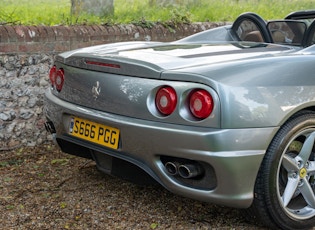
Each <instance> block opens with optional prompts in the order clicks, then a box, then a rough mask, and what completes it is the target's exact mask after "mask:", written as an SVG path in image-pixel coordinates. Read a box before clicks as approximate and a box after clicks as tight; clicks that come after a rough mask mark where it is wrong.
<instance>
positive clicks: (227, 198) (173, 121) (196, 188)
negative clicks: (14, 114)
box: [45, 51, 274, 208]
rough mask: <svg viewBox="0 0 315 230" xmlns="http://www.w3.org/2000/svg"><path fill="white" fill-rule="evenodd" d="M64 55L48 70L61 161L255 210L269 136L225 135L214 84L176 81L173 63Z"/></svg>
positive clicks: (180, 75) (179, 77)
mask: <svg viewBox="0 0 315 230" xmlns="http://www.w3.org/2000/svg"><path fill="white" fill-rule="evenodd" d="M130 52H132V51H130ZM67 55H68V54H65V55H60V56H58V57H57V59H56V62H55V65H54V66H53V67H52V69H51V72H50V80H51V87H50V89H49V90H48V91H47V92H46V103H45V112H46V116H47V122H46V127H47V130H49V131H50V132H51V133H52V134H53V136H54V138H55V140H56V141H57V143H58V145H59V146H60V147H61V149H62V150H63V151H64V152H67V153H70V154H74V155H77V156H82V157H86V158H90V159H93V160H95V161H96V163H97V166H98V168H99V169H100V170H102V171H103V172H105V173H108V174H112V175H116V176H119V177H122V178H125V179H128V180H132V181H136V182H140V183H149V182H151V181H152V179H153V181H154V182H158V183H159V184H161V185H163V186H164V187H165V188H167V189H168V190H170V191H172V192H174V193H177V194H181V195H184V196H187V197H190V198H194V199H198V200H204V201H211V202H214V203H219V204H222V205H227V206H233V207H243V208H244V207H248V206H250V204H251V202H252V199H253V186H254V183H255V179H256V175H257V172H258V169H259V166H260V163H261V160H262V158H263V155H264V152H265V149H264V148H265V147H266V137H268V136H270V135H271V134H272V133H274V129H273V128H270V129H269V128H266V129H258V128H257V129H255V128H242V129H222V128H221V127H222V124H221V122H222V121H221V101H220V97H219V95H218V93H217V90H216V86H215V84H213V85H211V84H210V83H209V82H211V81H208V80H205V79H206V78H205V76H202V75H198V74H192V73H185V72H181V71H178V69H176V70H177V71H176V74H175V73H174V72H172V71H170V68H168V69H166V67H165V66H167V65H170V64H169V63H167V61H166V62H165V63H164V64H163V65H162V64H159V65H158V64H152V63H154V62H153V61H150V62H149V61H144V60H135V59H131V58H130V57H124V55H123V54H121V55H120V56H119V57H118V56H117V55H116V54H106V55H104V56H103V57H102V58H99V56H98V57H96V56H95V55H89V54H86V53H85V54H84V55H83V54H80V53H71V55H69V56H67ZM137 55H139V53H137ZM143 55H144V56H145V55H146V54H145V53H144V54H143ZM148 57H150V56H149V55H148ZM142 59H144V58H142ZM166 59H167V58H166ZM163 60H165V59H163ZM176 60H177V59H176V58H175V59H174V60H173V61H176ZM186 61H187V60H186ZM155 63H156V62H155ZM173 64H174V63H173ZM181 64H183V63H178V65H181ZM174 69H175V68H174ZM174 74H175V75H176V77H174ZM171 75H172V78H173V80H163V79H166V78H169V77H168V76H171ZM191 79H195V80H191Z"/></svg>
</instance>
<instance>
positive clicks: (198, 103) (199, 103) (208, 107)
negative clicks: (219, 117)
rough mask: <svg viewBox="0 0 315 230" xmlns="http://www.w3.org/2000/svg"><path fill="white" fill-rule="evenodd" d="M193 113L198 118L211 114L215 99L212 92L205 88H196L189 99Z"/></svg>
mask: <svg viewBox="0 0 315 230" xmlns="http://www.w3.org/2000/svg"><path fill="white" fill-rule="evenodd" d="M189 108H190V111H191V113H192V114H193V115H194V116H195V117H196V118H198V119H205V118H207V117H209V116H210V114H211V113H212V110H213V99H212V96H211V94H210V93H209V92H208V91H206V90H204V89H198V90H194V91H193V92H192V93H191V95H190V99H189Z"/></svg>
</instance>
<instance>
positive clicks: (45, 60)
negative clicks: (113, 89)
mask: <svg viewBox="0 0 315 230" xmlns="http://www.w3.org/2000/svg"><path fill="white" fill-rule="evenodd" d="M217 26H218V24H214V23H195V24H191V25H178V26H176V27H174V28H170V27H164V26H162V25H156V26H154V27H153V28H150V29H148V28H143V27H141V26H136V25H119V26H71V27H67V26H54V27H45V26H0V151H1V150H9V149H14V148H17V147H20V146H35V145H38V144H42V143H44V142H46V141H50V140H51V136H50V135H49V134H48V133H47V132H46V130H45V128H44V125H43V124H44V122H45V117H44V114H43V98H44V92H45V90H46V89H47V87H48V84H49V82H48V72H49V69H50V67H51V66H52V64H53V60H54V57H55V56H56V55H57V54H58V53H60V52H63V51H68V50H72V49H76V48H81V47H87V46H91V45H97V44H104V43H112V42H121V41H137V40H138V41H139V40H147V41H165V42H167V41H173V40H177V39H180V38H183V37H185V36H188V35H190V34H193V33H196V32H200V31H203V30H206V29H210V28H214V27H217Z"/></svg>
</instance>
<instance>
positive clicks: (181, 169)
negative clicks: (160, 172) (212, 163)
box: [164, 161, 203, 179]
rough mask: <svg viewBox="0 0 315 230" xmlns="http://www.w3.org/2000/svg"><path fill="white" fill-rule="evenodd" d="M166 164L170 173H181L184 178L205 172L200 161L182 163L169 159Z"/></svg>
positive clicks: (174, 174)
mask: <svg viewBox="0 0 315 230" xmlns="http://www.w3.org/2000/svg"><path fill="white" fill-rule="evenodd" d="M164 166H165V168H166V171H167V173H168V174H169V175H171V176H176V175H179V176H180V177H182V178H184V179H190V178H194V177H197V176H200V175H201V174H202V173H203V169H202V167H201V166H200V165H199V164H198V163H187V164H181V163H179V162H172V161H168V162H166V163H165V165H164Z"/></svg>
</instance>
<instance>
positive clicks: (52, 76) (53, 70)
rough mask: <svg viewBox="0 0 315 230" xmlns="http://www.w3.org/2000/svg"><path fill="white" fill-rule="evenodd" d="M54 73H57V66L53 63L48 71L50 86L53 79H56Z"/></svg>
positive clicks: (53, 81)
mask: <svg viewBox="0 0 315 230" xmlns="http://www.w3.org/2000/svg"><path fill="white" fill-rule="evenodd" d="M56 74H57V68H56V66H55V65H54V66H53V67H51V69H50V71H49V80H50V84H51V86H54V85H55V81H56Z"/></svg>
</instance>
